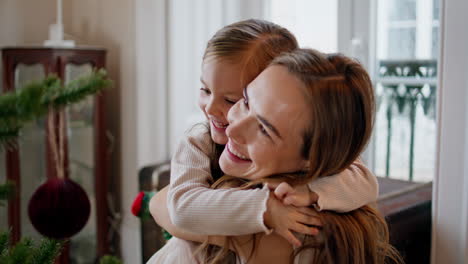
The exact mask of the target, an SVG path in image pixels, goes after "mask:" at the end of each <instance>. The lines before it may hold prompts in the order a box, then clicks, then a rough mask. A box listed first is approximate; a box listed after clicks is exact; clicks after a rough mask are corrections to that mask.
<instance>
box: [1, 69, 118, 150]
mask: <svg viewBox="0 0 468 264" xmlns="http://www.w3.org/2000/svg"><path fill="white" fill-rule="evenodd" d="M111 84H112V82H111V81H110V80H109V79H108V78H107V73H106V71H105V70H102V69H101V70H98V71H94V72H93V73H91V74H90V75H89V76H86V77H83V78H80V79H77V80H74V81H71V82H70V83H69V84H68V85H66V86H65V87H63V86H62V85H61V81H60V79H58V78H57V77H55V76H50V77H47V78H45V79H44V80H43V81H41V82H35V83H31V84H29V85H26V86H25V87H24V88H22V89H18V90H15V91H14V92H10V93H6V94H3V95H0V148H1V146H3V147H8V146H11V144H12V143H13V142H14V140H15V139H16V138H17V137H18V136H19V132H20V130H21V128H22V127H23V125H24V123H26V122H29V121H31V120H34V119H38V118H40V117H42V116H44V115H45V114H46V113H48V111H49V108H50V107H53V108H55V109H61V108H63V107H66V106H67V105H70V104H73V103H77V102H79V101H81V100H83V99H85V98H86V97H87V96H89V95H93V94H96V93H98V92H100V91H102V90H103V89H104V88H106V87H109V86H110V85H111Z"/></svg>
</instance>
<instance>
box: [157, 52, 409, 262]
mask: <svg viewBox="0 0 468 264" xmlns="http://www.w3.org/2000/svg"><path fill="white" fill-rule="evenodd" d="M374 111H375V109H374V97H373V89H372V85H371V82H370V79H369V76H368V75H367V73H366V72H365V70H364V69H363V67H362V66H361V65H359V64H358V63H356V62H355V61H353V60H351V59H349V58H347V57H344V56H342V55H325V54H322V53H320V52H317V51H313V50H306V49H299V50H296V51H293V52H290V53H287V54H284V55H281V56H279V57H277V58H275V59H274V60H273V62H272V63H271V64H270V66H269V67H267V69H266V70H265V71H263V72H262V73H261V74H260V75H259V76H258V77H257V78H256V79H255V80H254V81H253V82H251V83H250V84H249V85H248V86H247V88H246V89H244V98H243V99H242V100H240V101H239V102H237V103H236V104H235V105H234V106H233V107H232V108H231V110H230V111H229V114H228V121H229V124H230V125H229V127H228V128H227V130H226V135H227V138H228V143H227V145H226V146H227V147H226V148H225V149H224V151H223V153H222V155H221V158H220V166H221V169H222V170H223V172H224V173H225V174H227V175H230V177H227V176H226V177H223V178H221V179H220V180H219V181H218V182H217V183H215V187H218V186H221V187H228V188H233V187H236V186H241V187H242V188H252V187H257V186H259V184H263V183H268V182H269V181H274V182H278V181H285V182H287V183H288V184H290V185H292V186H296V185H300V184H303V183H305V182H308V181H311V180H316V179H317V178H318V177H322V176H323V175H335V174H337V173H339V172H341V171H343V170H344V169H345V168H347V167H348V166H349V165H350V164H351V163H352V162H353V161H354V160H355V159H356V158H358V156H359V154H360V153H361V152H362V150H363V149H364V147H365V146H366V144H367V142H368V140H369V138H370V135H371V131H372V126H373V120H374ZM279 172H289V173H287V174H286V173H282V174H278V173H279ZM270 175H274V176H270ZM324 177H327V176H324ZM239 179H243V180H242V181H241V180H239ZM269 202H272V203H280V201H278V200H275V199H270V200H269ZM163 214H164V212H156V214H154V215H155V218H156V220H157V221H158V223H161V224H162V226H163V227H165V228H168V229H169V230H170V229H171V226H170V223H167V222H165V220H161V219H158V218H160V217H162V216H163ZM317 217H319V218H320V220H321V222H322V224H323V227H322V231H321V232H320V234H319V235H316V236H305V237H304V240H303V245H304V246H303V247H300V248H293V247H292V246H290V245H289V244H288V242H287V241H286V240H285V239H283V238H281V237H280V236H278V235H277V234H274V233H273V234H270V235H265V234H262V233H258V234H255V235H245V236H237V237H224V236H210V237H206V236H198V235H195V234H186V236H185V237H184V236H182V238H185V239H187V240H192V241H199V242H202V241H205V242H207V243H205V244H204V246H203V247H202V248H201V250H198V253H200V252H201V253H200V254H198V255H196V258H195V259H194V261H200V262H209V263H226V260H227V259H229V257H230V255H229V254H226V253H227V250H228V249H229V250H231V251H233V252H235V254H236V255H237V257H238V259H237V262H239V263H247V262H248V263H289V262H292V261H294V262H295V263H384V262H386V261H387V260H393V261H394V262H400V259H399V257H398V255H397V254H396V253H395V251H394V250H393V248H392V247H391V246H390V245H389V244H388V230H387V226H386V224H385V221H384V220H383V218H382V217H381V216H380V215H379V214H378V213H377V212H376V210H374V209H372V208H371V207H369V206H364V207H362V208H360V209H357V210H355V211H353V212H350V213H344V214H338V213H332V212H320V213H318V215H317ZM171 242H172V241H170V242H169V243H168V244H169V247H165V248H163V249H162V250H161V251H160V252H162V253H159V252H158V254H160V255H163V254H164V251H165V250H177V249H178V248H185V249H186V250H187V251H185V254H187V252H190V251H192V252H193V249H194V248H195V247H194V246H193V245H191V246H189V247H186V246H184V245H183V242H182V241H181V240H175V242H172V243H171ZM208 244H212V245H216V246H219V247H221V250H218V247H213V246H208ZM179 246H180V247H179ZM187 256H188V255H187ZM156 257H157V256H156Z"/></svg>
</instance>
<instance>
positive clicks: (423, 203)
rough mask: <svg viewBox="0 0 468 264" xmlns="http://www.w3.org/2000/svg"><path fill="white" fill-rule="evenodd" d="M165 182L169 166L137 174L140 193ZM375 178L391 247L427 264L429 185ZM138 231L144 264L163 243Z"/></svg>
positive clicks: (152, 229) (146, 228)
mask: <svg viewBox="0 0 468 264" xmlns="http://www.w3.org/2000/svg"><path fill="white" fill-rule="evenodd" d="M169 178H170V163H169V162H163V163H160V164H156V165H152V166H147V167H144V168H142V169H141V170H140V172H139V181H140V190H143V191H152V190H159V189H162V188H164V186H166V185H167V184H169ZM377 178H378V181H379V186H380V190H379V199H378V202H377V205H378V208H379V210H380V212H381V213H382V214H383V215H384V217H385V219H386V221H387V223H388V226H389V230H390V242H391V244H392V245H393V246H395V247H396V248H397V249H398V250H399V252H400V253H401V254H402V256H403V257H404V259H405V262H406V263H430V247H431V200H432V183H425V184H421V183H415V182H408V181H401V180H394V179H389V178H381V177H377ZM141 229H142V230H141V231H142V232H141V234H142V238H141V239H142V255H143V261H147V260H148V259H149V258H150V257H151V256H152V255H153V254H154V253H155V252H156V251H157V250H158V249H159V248H161V247H162V246H163V245H164V243H165V242H164V239H163V237H162V233H161V228H160V227H159V226H158V225H157V224H156V223H155V222H154V221H151V220H146V221H143V222H142V225H141Z"/></svg>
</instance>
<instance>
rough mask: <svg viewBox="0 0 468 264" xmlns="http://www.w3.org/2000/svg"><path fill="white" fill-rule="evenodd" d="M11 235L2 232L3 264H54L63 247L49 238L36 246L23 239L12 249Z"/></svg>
mask: <svg viewBox="0 0 468 264" xmlns="http://www.w3.org/2000/svg"><path fill="white" fill-rule="evenodd" d="M10 235H11V234H10V232H0V263H1V264H19V263H21V264H53V263H55V259H56V258H57V256H58V255H59V254H60V250H61V249H62V246H63V245H62V243H61V242H59V241H57V240H53V239H48V238H44V239H42V240H41V242H40V243H39V245H37V246H36V245H34V243H33V241H32V240H31V239H30V238H23V239H21V241H20V242H18V243H17V244H16V245H14V246H13V247H11V245H10Z"/></svg>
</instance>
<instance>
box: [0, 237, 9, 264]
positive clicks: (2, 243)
mask: <svg viewBox="0 0 468 264" xmlns="http://www.w3.org/2000/svg"><path fill="white" fill-rule="evenodd" d="M9 248H10V232H9V231H6V232H0V263H4V262H2V260H3V259H4V258H6V256H7V255H8V251H9Z"/></svg>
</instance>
